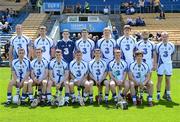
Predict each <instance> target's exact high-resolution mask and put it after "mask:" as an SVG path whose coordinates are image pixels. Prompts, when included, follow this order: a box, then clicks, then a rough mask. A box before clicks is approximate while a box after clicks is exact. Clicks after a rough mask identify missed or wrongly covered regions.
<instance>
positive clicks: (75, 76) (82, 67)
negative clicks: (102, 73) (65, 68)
mask: <svg viewBox="0 0 180 122" xmlns="http://www.w3.org/2000/svg"><path fill="white" fill-rule="evenodd" d="M87 72H88V66H87V63H86V62H84V61H83V60H82V52H81V51H80V50H77V51H76V52H75V59H74V60H73V61H71V63H70V73H71V74H70V75H71V81H70V83H69V87H70V93H71V96H72V102H74V100H75V95H74V85H76V86H77V87H78V100H79V102H80V104H81V105H84V103H83V100H82V97H81V95H80V90H81V88H82V91H84V94H88V93H91V92H90V91H92V83H91V82H88V81H87ZM84 94H83V96H84ZM91 94H92V93H91Z"/></svg>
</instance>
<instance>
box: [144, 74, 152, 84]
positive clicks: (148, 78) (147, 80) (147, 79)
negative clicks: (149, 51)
mask: <svg viewBox="0 0 180 122" xmlns="http://www.w3.org/2000/svg"><path fill="white" fill-rule="evenodd" d="M150 80H151V79H150V73H148V74H147V75H146V79H145V80H144V82H143V85H146V84H147V83H148V82H150Z"/></svg>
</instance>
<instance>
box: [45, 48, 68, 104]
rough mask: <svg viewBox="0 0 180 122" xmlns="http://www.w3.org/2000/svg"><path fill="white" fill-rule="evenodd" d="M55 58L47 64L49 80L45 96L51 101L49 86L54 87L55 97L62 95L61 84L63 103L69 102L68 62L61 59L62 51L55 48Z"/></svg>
mask: <svg viewBox="0 0 180 122" xmlns="http://www.w3.org/2000/svg"><path fill="white" fill-rule="evenodd" d="M55 56H56V58H55V59H54V60H52V61H51V62H50V64H49V80H50V81H49V82H48V87H47V98H48V102H49V103H50V101H51V87H52V86H55V87H56V97H58V95H59V91H60V96H61V95H62V90H63V86H65V90H66V92H65V105H68V104H69V86H68V84H69V83H68V76H69V70H68V64H67V63H66V62H65V61H63V59H62V51H61V50H60V49H56V53H55Z"/></svg>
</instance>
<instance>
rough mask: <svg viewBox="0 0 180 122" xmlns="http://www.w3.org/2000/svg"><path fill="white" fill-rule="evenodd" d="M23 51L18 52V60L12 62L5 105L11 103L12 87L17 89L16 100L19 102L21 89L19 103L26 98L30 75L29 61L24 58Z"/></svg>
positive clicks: (21, 49)
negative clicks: (10, 78)
mask: <svg viewBox="0 0 180 122" xmlns="http://www.w3.org/2000/svg"><path fill="white" fill-rule="evenodd" d="M24 55H25V51H24V49H23V48H20V49H19V50H18V59H14V60H13V61H12V80H11V81H10V83H9V85H8V90H7V91H8V92H7V102H6V105H9V104H10V103H11V99H12V89H13V86H15V87H16V88H17V97H16V98H17V100H15V101H19V99H20V98H19V96H20V89H21V88H22V97H21V102H22V103H23V102H24V100H25V98H26V91H27V85H28V80H29V75H30V61H29V60H28V59H27V58H24Z"/></svg>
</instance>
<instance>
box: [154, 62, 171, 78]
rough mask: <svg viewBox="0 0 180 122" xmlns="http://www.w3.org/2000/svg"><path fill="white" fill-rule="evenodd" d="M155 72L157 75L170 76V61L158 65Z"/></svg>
mask: <svg viewBox="0 0 180 122" xmlns="http://www.w3.org/2000/svg"><path fill="white" fill-rule="evenodd" d="M157 74H158V75H164V74H165V75H167V76H171V75H172V63H163V64H160V65H159V66H158V69H157Z"/></svg>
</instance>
